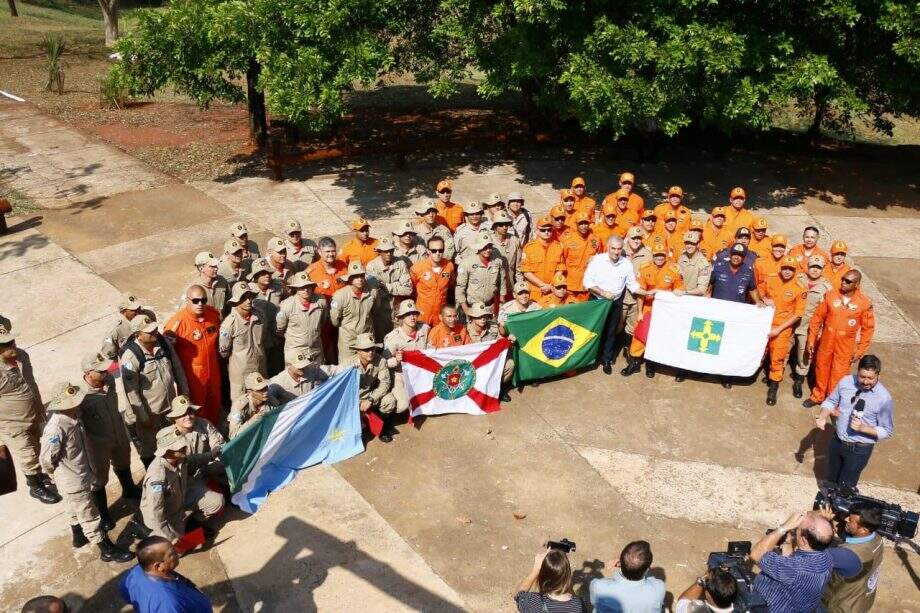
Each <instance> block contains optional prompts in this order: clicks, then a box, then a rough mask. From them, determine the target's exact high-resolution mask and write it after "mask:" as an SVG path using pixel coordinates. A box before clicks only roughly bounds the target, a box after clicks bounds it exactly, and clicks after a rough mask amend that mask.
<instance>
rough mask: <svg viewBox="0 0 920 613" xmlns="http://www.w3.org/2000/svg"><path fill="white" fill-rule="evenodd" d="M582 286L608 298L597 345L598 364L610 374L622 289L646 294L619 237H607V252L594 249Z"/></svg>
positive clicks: (595, 296)
mask: <svg viewBox="0 0 920 613" xmlns="http://www.w3.org/2000/svg"><path fill="white" fill-rule="evenodd" d="M583 285H584V287H585V288H586V289H587V290H588V291H589V292H590V293H591V300H610V301H612V303H613V304H612V306H611V307H610V314H609V315H608V316H607V325H606V326H605V329H604V341H603V345H602V346H601V365H602V366H603V369H604V374H608V375H609V374H611V373H612V372H613V369H612V367H611V363H612V362H613V358H614V356H616V354H617V347H616V341H617V328H618V327H619V325H620V317H621V315H622V312H623V293H624V290H626V289H629V291H631V292H632V293H633V294H634V295H636V296H644V295H646V293H647V292H646V291H645V290H643V289H641V288H640V287H639V283H638V281H636V272H635V270H634V269H633V265H632V262H630V261H629V259H628V258H626V257H624V256H623V239H622V238H620V237H619V236H616V235H613V236H611V237H610V238H609V239H607V252H606V253H598V254H597V255H595V256H594V257H592V258H591V260H590V261H589V262H588V268H587V269H586V270H585V276H584V280H583Z"/></svg>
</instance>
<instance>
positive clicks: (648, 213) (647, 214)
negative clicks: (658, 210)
mask: <svg viewBox="0 0 920 613" xmlns="http://www.w3.org/2000/svg"><path fill="white" fill-rule="evenodd" d="M656 218H657V216H656V215H655V211H653V210H652V209H645V211H643V212H642V219H656Z"/></svg>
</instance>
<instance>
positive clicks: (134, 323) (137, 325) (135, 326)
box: [131, 315, 157, 334]
mask: <svg viewBox="0 0 920 613" xmlns="http://www.w3.org/2000/svg"><path fill="white" fill-rule="evenodd" d="M156 331H157V322H156V321H155V320H153V319H150V316H149V315H138V316H137V317H135V318H134V319H132V320H131V332H135V333H137V332H147V333H149V334H152V333H154V332H156Z"/></svg>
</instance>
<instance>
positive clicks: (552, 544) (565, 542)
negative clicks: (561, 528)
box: [546, 538, 575, 554]
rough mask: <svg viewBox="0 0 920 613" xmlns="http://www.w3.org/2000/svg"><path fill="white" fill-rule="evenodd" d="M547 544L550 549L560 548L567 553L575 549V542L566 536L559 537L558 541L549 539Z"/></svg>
mask: <svg viewBox="0 0 920 613" xmlns="http://www.w3.org/2000/svg"><path fill="white" fill-rule="evenodd" d="M546 546H547V547H549V548H550V549H558V550H559V551H562V552H564V553H566V554H569V553H572V552H573V551H575V543H573V542H572V541H570V540H569V539H566V538H564V539H559V540H558V541H548V542H547V543H546Z"/></svg>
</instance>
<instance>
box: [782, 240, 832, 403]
mask: <svg viewBox="0 0 920 613" xmlns="http://www.w3.org/2000/svg"><path fill="white" fill-rule="evenodd" d="M826 265H827V263H826V262H825V261H824V258H823V257H822V256H820V255H813V256H811V257H810V258H808V268H807V269H806V270H805V273H803V274H799V275H797V276H796V283H797V284H798V285H799V286H801V288H802V289H803V290H805V313H804V314H803V315H802V319H801V320H800V321H799V323H798V325H797V326H796V327H795V332H794V334H795V371H794V372H793V373H792V395H793V396H794V397H796V398H801V397H802V384H803V383H804V382H805V377H807V376H808V371H809V370H811V363H810V362H809V361H807V360H806V358H805V345H806V344H807V343H806V341H807V340H808V326H809V324H810V323H811V318H812V316H813V315H814V314H815V309H817V308H818V305H819V304H821V302H823V301H824V295H825V294H827V292H829V291H830V290H832V289H834V288H833V286H832V285H831V282H830V280H829V279H828V278H827V277H825V276H824V267H825V266H826Z"/></svg>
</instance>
